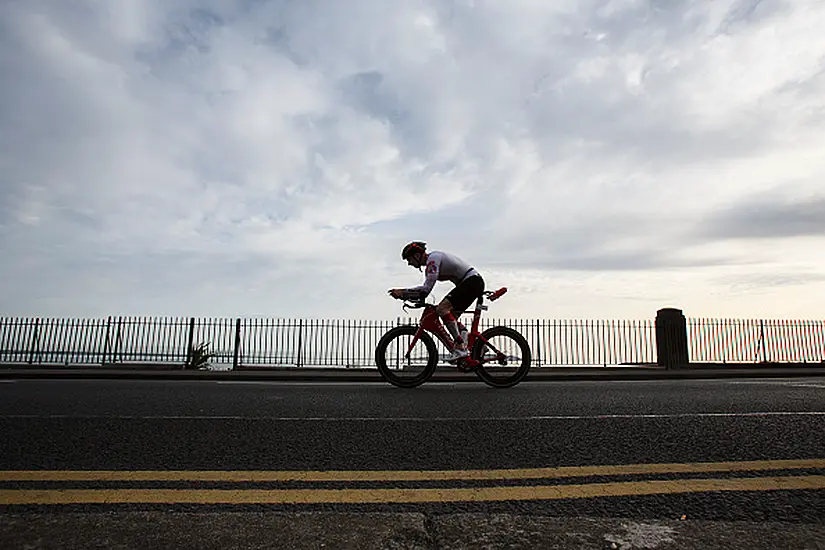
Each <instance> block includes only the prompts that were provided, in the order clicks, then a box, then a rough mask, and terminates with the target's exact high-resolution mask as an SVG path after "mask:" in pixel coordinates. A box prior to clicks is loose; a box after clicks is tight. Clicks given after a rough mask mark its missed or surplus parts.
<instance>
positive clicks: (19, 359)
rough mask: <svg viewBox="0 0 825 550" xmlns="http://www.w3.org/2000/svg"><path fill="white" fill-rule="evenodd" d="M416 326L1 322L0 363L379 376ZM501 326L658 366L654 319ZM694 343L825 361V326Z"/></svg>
mask: <svg viewBox="0 0 825 550" xmlns="http://www.w3.org/2000/svg"><path fill="white" fill-rule="evenodd" d="M463 321H464V322H465V324H468V323H469V321H470V319H467V318H465V319H463ZM416 322H417V319H415V318H398V319H396V320H394V321H370V320H360V321H359V320H334V319H333V320H316V319H310V320H307V319H271V318H266V319H262V318H251V319H240V318H235V319H233V318H186V317H108V318H103V319H100V318H98V319H66V318H57V319H55V318H14V317H6V318H0V363H25V364H44V365H49V364H51V365H104V366H105V365H110V364H115V365H130V364H144V365H145V364H170V365H181V366H182V365H184V364H185V363H186V362H187V361H188V360H189V358H190V354H191V350H192V348H193V347H197V346H198V345H199V344H201V343H207V344H208V345H209V348H208V349H209V351H210V352H211V353H213V354H214V356H213V357H212V358H211V360H210V361H211V363H212V364H213V365H215V366H220V365H222V366H225V367H233V368H242V367H248V368H254V367H262V366H276V367H285V366H292V367H304V366H334V367H374V366H375V363H374V359H373V352H374V349H375V346H376V344H377V343H378V340H379V339H380V338H381V336H382V335H383V334H384V333H385V332H386V331H387V330H389V329H390V328H392V327H393V326H396V325H398V324H410V323H416ZM494 325H506V326H509V327H512V328H514V329H515V330H517V331H519V332H520V333H522V334H523V335H524V336H525V337H526V338H527V340H528V342H529V343H530V347H531V349H532V351H533V358H534V365H535V366H538V367H542V366H610V365H639V364H656V362H657V350H656V323H655V321H653V320H637V321H626V320H546V319H536V320H525V319H492V318H489V319H488V318H485V319H482V327H481V328H482V330H483V329H484V328H487V327H490V326H494ZM687 338H688V345H689V355H690V361H691V362H697V363H701V362H713V363H729V362H760V361H775V362H820V361H823V360H825V321H767V320H754V321H749V320H717V319H690V320H688V323H687ZM438 346H439V347H440V348H441V347H442V346H441V344H440V343H438ZM441 351H442V352H446V350H443V349H442V350H441Z"/></svg>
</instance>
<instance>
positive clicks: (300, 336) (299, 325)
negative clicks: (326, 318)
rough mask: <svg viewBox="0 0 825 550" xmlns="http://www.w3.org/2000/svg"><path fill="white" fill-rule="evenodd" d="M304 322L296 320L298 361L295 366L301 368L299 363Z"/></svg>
mask: <svg viewBox="0 0 825 550" xmlns="http://www.w3.org/2000/svg"><path fill="white" fill-rule="evenodd" d="M303 332H304V320H303V319H298V359H297V366H298V367H300V366H302V362H301V354H302V353H303V344H304V341H303V337H304V334H303Z"/></svg>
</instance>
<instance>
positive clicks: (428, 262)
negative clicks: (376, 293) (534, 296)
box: [388, 241, 484, 361]
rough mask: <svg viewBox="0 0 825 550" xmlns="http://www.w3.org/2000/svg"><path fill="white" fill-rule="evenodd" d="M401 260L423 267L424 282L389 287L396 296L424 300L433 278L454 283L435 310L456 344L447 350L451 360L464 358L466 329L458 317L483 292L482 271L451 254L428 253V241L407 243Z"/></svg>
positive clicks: (397, 297) (465, 352)
mask: <svg viewBox="0 0 825 550" xmlns="http://www.w3.org/2000/svg"><path fill="white" fill-rule="evenodd" d="M401 259H402V260H406V261H407V264H408V265H411V266H412V267H414V268H416V269H418V270H419V271H420V270H421V268H422V267H424V266H426V269H425V271H424V283H423V284H422V285H420V286H416V287H411V288H393V289H390V290H389V291H388V292H389V294H390V296H392V297H393V298H395V299H398V300H412V301H423V300H424V298H426V297H427V296H428V295H429V294H430V292H431V291H432V290H433V286H434V285H435V283H436V281H451V282H452V283H453V284H454V285H456V286H455V288H453V289H452V290H451V291H450V292H449V293H448V294H447V295H446V296H445V297H444V299H443V300H441V303H439V304H438V306H437V307H436V313H438V315H439V316H440V317H441V319H442V320H443V321H444V326H446V327H447V330H448V331H449V332H450V335H451V336H452V337H453V339H454V340H455V343H456V345H455V347H454V348H453V350H452V352H451V353H450V361H455V360H457V359H460V358H462V357H467V356H468V355H469V352H468V351H467V329H466V327H465V326H464V325H463V324H461V322H460V321H458V317H460V316H461V314H462V313H464V311H465V310H466V309H467V308H468V307H470V304H472V303H473V301H474V300H476V299H477V298H478V297H479V296H481V294H482V293H483V292H484V279H482V278H481V274H480V273H479V272H478V271H476V270H475V268H473V267H472V266H471V265H470V264H468V263H467V262H465V261H464V260H462V259H461V258H459V257H458V256H456V255H454V254H450V253H449V252H442V251H440V250H432V251H430V252H427V243H423V242H421V241H414V242H411V243H409V244H407V245H406V246H405V247H404V249H403V250H402V251H401Z"/></svg>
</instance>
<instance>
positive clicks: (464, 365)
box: [456, 361, 475, 372]
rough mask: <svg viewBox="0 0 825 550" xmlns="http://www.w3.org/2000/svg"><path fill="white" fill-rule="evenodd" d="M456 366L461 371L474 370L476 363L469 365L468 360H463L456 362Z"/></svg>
mask: <svg viewBox="0 0 825 550" xmlns="http://www.w3.org/2000/svg"><path fill="white" fill-rule="evenodd" d="M456 368H457V369H458V370H460V371H461V372H473V371H474V370H475V366H474V365H468V364H467V362H466V361H461V362H460V363H456Z"/></svg>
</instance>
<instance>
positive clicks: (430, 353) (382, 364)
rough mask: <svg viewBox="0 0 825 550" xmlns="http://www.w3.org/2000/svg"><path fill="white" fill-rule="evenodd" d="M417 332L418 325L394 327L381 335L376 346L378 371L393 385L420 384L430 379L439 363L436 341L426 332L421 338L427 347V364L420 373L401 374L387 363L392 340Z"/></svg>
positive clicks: (412, 385) (402, 386) (409, 386)
mask: <svg viewBox="0 0 825 550" xmlns="http://www.w3.org/2000/svg"><path fill="white" fill-rule="evenodd" d="M416 332H418V327H417V326H415V325H402V326H400V327H395V328H392V329H390V330H389V331H387V333H386V334H384V335H383V336H382V337H381V339H380V340H379V341H378V345H377V346H375V364H376V365H377V366H378V372H379V373H381V376H382V377H383V378H384V380H386V381H387V382H389V383H390V384H392V385H393V386H398V387H399V388H414V387H416V386H420V385H421V384H423V383H424V382H426V381H427V380H429V378H430V377H431V376H432V375H433V373H434V372H435V368H436V366H437V365H438V349H437V348H436V347H435V342H434V341H433V339H432V337H431V336H430V335H429V334H427V333H426V332H422V333H421V336H420V338H419V339H420V340H421V341H422V342H424V346H425V347H426V349H427V364H426V366H425V367H424V368H423V369H422V371H421V373H420V374H418V375H417V376H412V377H404V376H399V375H397V374H396V373H395V372H393V370H392V369H391V368H390V367H389V366H388V365H387V358H386V352H387V348H388V347H389V345H390V344H391V343H392V341H393V340H395V339H396V338H400V337H402V336H414V335H415V333H416Z"/></svg>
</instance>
